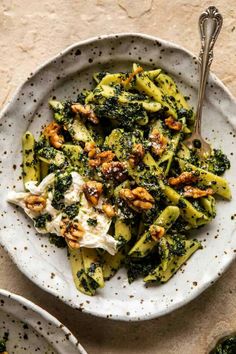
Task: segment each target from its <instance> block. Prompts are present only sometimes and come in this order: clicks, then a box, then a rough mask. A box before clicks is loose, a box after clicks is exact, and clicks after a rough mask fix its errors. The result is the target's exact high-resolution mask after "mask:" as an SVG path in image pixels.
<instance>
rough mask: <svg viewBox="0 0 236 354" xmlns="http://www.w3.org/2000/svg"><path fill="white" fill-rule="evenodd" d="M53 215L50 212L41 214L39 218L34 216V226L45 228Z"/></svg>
mask: <svg viewBox="0 0 236 354" xmlns="http://www.w3.org/2000/svg"><path fill="white" fill-rule="evenodd" d="M51 220H52V217H51V215H50V214H48V213H45V214H43V215H39V216H38V217H37V218H34V226H35V227H37V228H38V229H45V227H46V223H47V221H51Z"/></svg>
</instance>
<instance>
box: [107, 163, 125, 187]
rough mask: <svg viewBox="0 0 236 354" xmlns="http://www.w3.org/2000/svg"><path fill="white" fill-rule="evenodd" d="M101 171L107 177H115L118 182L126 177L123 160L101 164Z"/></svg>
mask: <svg viewBox="0 0 236 354" xmlns="http://www.w3.org/2000/svg"><path fill="white" fill-rule="evenodd" d="M102 173H103V174H104V176H105V178H107V179H115V180H117V181H118V182H123V181H125V180H126V179H127V178H128V173H127V170H126V165H125V163H124V162H119V161H111V162H104V163H103V164H102Z"/></svg>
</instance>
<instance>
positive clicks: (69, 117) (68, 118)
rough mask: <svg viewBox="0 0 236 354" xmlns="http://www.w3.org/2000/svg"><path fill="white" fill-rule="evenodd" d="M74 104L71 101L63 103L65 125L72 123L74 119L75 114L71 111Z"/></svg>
mask: <svg viewBox="0 0 236 354" xmlns="http://www.w3.org/2000/svg"><path fill="white" fill-rule="evenodd" d="M71 105H72V102H71V101H70V100H68V101H65V102H64V103H63V111H62V115H63V118H62V121H63V123H71V122H72V121H73V119H74V116H75V114H74V112H73V111H72V109H71Z"/></svg>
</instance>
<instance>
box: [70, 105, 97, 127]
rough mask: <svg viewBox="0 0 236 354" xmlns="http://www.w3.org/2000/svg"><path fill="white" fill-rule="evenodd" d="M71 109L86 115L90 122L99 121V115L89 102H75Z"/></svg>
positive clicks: (95, 122)
mask: <svg viewBox="0 0 236 354" xmlns="http://www.w3.org/2000/svg"><path fill="white" fill-rule="evenodd" d="M71 109H72V111H73V112H74V113H80V114H81V115H82V116H84V117H86V118H87V119H88V120H89V121H90V122H92V123H94V124H98V123H99V119H98V117H97V116H96V114H95V113H94V111H93V110H92V109H91V107H90V106H89V105H88V104H85V105H84V106H83V105H82V104H81V103H75V104H72V106H71Z"/></svg>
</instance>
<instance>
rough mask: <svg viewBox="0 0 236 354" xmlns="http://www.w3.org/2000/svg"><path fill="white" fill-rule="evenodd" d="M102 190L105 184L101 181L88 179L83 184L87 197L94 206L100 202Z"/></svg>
mask: <svg viewBox="0 0 236 354" xmlns="http://www.w3.org/2000/svg"><path fill="white" fill-rule="evenodd" d="M102 191H103V186H102V183H100V182H96V181H88V182H87V183H85V184H84V185H83V192H84V195H85V197H86V199H87V200H88V201H89V202H90V203H91V204H92V205H94V206H96V205H97V204H98V200H99V198H100V196H101V194H102Z"/></svg>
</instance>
